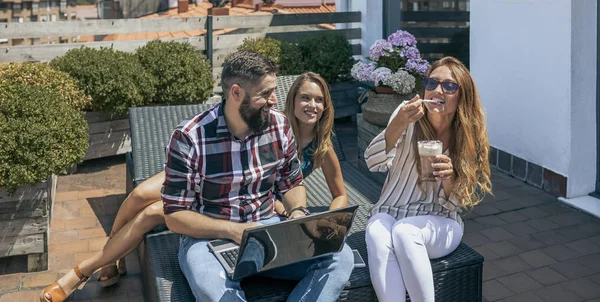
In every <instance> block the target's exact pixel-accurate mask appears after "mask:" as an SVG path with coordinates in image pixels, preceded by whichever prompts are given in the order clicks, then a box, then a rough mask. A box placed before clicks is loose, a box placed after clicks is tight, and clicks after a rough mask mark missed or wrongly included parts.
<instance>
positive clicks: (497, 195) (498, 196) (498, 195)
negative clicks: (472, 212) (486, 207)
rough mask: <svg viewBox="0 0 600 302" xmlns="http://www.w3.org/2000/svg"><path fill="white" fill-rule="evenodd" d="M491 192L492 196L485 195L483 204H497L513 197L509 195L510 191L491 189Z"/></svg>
mask: <svg viewBox="0 0 600 302" xmlns="http://www.w3.org/2000/svg"><path fill="white" fill-rule="evenodd" d="M492 182H493V181H492ZM493 192H494V196H492V195H486V196H485V198H484V199H483V202H489V203H494V202H499V201H502V200H506V199H509V198H513V197H514V196H513V194H512V193H511V191H510V189H506V190H498V189H497V188H493Z"/></svg>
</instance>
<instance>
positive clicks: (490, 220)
mask: <svg viewBox="0 0 600 302" xmlns="http://www.w3.org/2000/svg"><path fill="white" fill-rule="evenodd" d="M475 221H476V222H479V223H481V224H482V225H484V226H486V227H495V226H501V225H505V224H506V221H504V220H502V219H500V218H498V216H496V215H492V216H484V217H478V218H475Z"/></svg>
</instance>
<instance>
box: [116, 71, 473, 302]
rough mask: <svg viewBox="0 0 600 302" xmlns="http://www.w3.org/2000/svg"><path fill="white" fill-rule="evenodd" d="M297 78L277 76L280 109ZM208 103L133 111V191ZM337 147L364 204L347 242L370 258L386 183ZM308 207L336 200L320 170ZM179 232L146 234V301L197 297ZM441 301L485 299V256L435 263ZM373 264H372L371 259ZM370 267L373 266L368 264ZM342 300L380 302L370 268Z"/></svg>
mask: <svg viewBox="0 0 600 302" xmlns="http://www.w3.org/2000/svg"><path fill="white" fill-rule="evenodd" d="M293 80H294V77H278V80H277V81H278V89H277V91H276V93H277V94H278V99H279V100H280V101H279V104H278V107H279V109H281V108H282V107H283V106H284V100H285V96H286V94H287V89H289V86H290V84H291V82H292V81H293ZM210 107H211V106H209V105H204V104H201V105H181V106H158V107H141V108H133V109H131V110H130V112H129V120H130V124H131V140H132V151H131V152H130V153H128V154H127V156H126V158H127V184H128V191H130V190H131V189H132V188H134V187H135V186H137V185H138V184H139V183H141V182H142V181H144V180H145V179H147V178H149V177H150V176H152V175H154V174H156V173H158V172H159V171H161V170H162V168H163V163H164V155H165V154H164V146H165V144H166V142H167V140H168V139H169V137H170V135H171V133H172V131H173V129H174V128H175V127H176V126H177V125H178V124H179V123H180V122H181V121H183V120H186V119H189V118H191V117H193V116H194V115H196V114H198V113H199V112H201V111H203V110H206V109H208V108H210ZM333 140H334V147H335V150H336V153H337V155H338V157H339V159H340V164H341V167H342V174H343V177H344V183H345V187H346V191H347V194H348V197H349V200H350V204H357V205H359V206H360V208H359V211H358V216H357V217H356V219H355V222H354V225H353V228H352V230H351V233H350V235H349V237H348V238H347V243H348V244H349V245H350V246H351V247H352V248H354V249H358V251H359V252H360V253H361V255H362V257H363V258H364V259H365V261H368V259H367V251H366V244H365V240H364V229H365V226H366V222H367V219H368V217H367V214H368V211H369V209H370V207H371V206H372V202H374V201H376V200H377V199H378V197H379V192H380V190H381V185H380V184H379V183H377V182H375V181H373V180H372V179H371V177H370V176H369V175H365V174H364V173H362V172H360V171H359V170H358V169H356V168H355V167H354V166H353V165H351V164H350V163H349V162H347V161H346V160H345V156H344V153H343V150H342V148H341V146H340V144H339V142H338V140H337V139H336V138H335V136H334V137H333ZM305 185H306V189H307V197H308V205H309V207H310V208H311V211H312V212H316V211H323V210H326V209H327V207H328V203H329V201H330V200H331V195H330V193H329V189H328V187H327V184H326V182H325V178H324V176H323V174H322V172H321V171H320V170H318V171H315V172H313V173H312V174H311V175H310V176H309V177H308V178H306V179H305ZM178 239H179V235H178V234H175V233H172V232H171V231H169V230H167V229H166V227H164V226H163V227H162V228H158V229H156V230H155V231H154V232H150V233H148V234H147V235H146V236H145V239H144V241H143V243H142V244H141V246H140V248H139V253H140V262H141V269H142V274H143V285H144V293H145V301H193V300H194V297H193V295H192V293H191V291H190V289H189V286H188V283H187V280H186V279H185V277H184V275H183V273H182V272H181V270H180V269H179V265H178V260H177V250H178V245H179V240H178ZM431 263H432V268H433V272H434V279H435V291H436V301H481V297H482V295H481V290H482V289H481V287H482V267H483V257H482V256H481V255H480V254H478V253H477V252H475V251H474V250H472V249H471V248H469V247H468V246H466V245H465V244H461V245H460V246H459V247H458V249H457V250H456V251H454V252H453V253H452V254H450V255H448V256H446V257H444V258H440V259H435V260H432V261H431ZM367 265H368V263H367ZM367 267H368V266H367ZM295 284H296V282H293V281H284V280H271V279H269V280H265V279H264V278H252V277H251V278H247V279H244V280H243V281H242V288H243V289H244V291H245V293H246V297H247V299H248V300H249V301H285V300H286V298H287V296H288V295H289V293H290V292H291V291H292V289H293V288H294V286H295ZM340 301H364V302H367V301H377V298H376V296H375V293H374V291H373V288H372V286H371V281H370V278H369V273H368V268H355V269H354V271H353V273H352V276H351V277H350V280H349V282H348V284H347V286H346V288H345V290H344V292H343V293H342V295H341V296H340Z"/></svg>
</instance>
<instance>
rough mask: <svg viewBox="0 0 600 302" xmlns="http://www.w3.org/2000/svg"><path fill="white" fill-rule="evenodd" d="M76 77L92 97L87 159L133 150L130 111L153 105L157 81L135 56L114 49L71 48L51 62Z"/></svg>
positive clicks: (87, 118) (55, 66)
mask: <svg viewBox="0 0 600 302" xmlns="http://www.w3.org/2000/svg"><path fill="white" fill-rule="evenodd" d="M50 65H51V66H52V67H53V68H54V69H56V70H60V71H63V72H66V73H68V74H69V75H70V76H71V77H72V78H74V79H75V80H76V81H77V83H78V86H79V88H80V89H81V90H83V91H84V92H85V93H86V94H87V95H89V96H90V97H91V98H92V101H91V110H90V111H87V112H86V114H85V120H86V121H87V123H88V124H89V145H90V148H89V149H88V152H87V153H86V155H85V160H88V159H94V158H102V157H106V156H113V155H117V154H124V153H126V152H128V151H131V139H130V137H129V120H128V118H127V110H128V109H129V108H130V107H133V106H142V105H144V104H148V103H150V102H152V98H153V97H154V96H155V95H156V79H155V78H154V77H153V76H152V75H151V74H150V73H149V72H148V71H146V70H145V69H144V68H143V67H142V65H141V64H140V62H139V61H138V59H137V57H136V56H135V55H134V54H131V53H126V52H123V51H118V50H113V49H111V48H104V47H103V48H100V49H96V48H90V47H85V46H84V47H81V48H77V49H71V50H69V51H68V52H67V53H66V54H64V55H63V56H61V57H57V58H55V59H53V60H52V61H51V62H50Z"/></svg>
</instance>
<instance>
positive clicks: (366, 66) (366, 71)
mask: <svg viewBox="0 0 600 302" xmlns="http://www.w3.org/2000/svg"><path fill="white" fill-rule="evenodd" d="M373 70H375V64H372V63H364V62H358V63H356V64H354V66H352V70H351V71H350V73H351V74H352V77H353V78H355V79H356V80H358V81H361V82H369V81H371V73H372V72H373Z"/></svg>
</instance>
